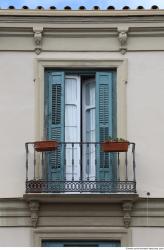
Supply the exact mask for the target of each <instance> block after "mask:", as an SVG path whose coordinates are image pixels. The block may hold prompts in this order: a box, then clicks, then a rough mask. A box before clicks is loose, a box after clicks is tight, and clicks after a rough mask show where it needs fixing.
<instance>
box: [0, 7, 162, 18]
mask: <svg viewBox="0 0 164 250" xmlns="http://www.w3.org/2000/svg"><path fill="white" fill-rule="evenodd" d="M7 15H8V16H92V17H93V16H94V17H95V16H108V17H109V16H112V17H117V16H123V17H131V16H137V17H139V16H153V17H156V16H164V10H113V11H112V10H110V11H109V10H98V11H94V10H83V11H80V10H71V11H66V10H55V11H54V10H44V9H42V10H34V9H29V10H23V9H10V10H7V9H1V10H0V16H7Z"/></svg>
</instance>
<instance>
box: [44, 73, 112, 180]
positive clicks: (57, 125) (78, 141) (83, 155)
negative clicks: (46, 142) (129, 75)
mask: <svg viewBox="0 0 164 250" xmlns="http://www.w3.org/2000/svg"><path fill="white" fill-rule="evenodd" d="M46 77H47V81H46V84H45V129H46V137H47V138H48V139H53V140H57V141H58V142H63V143H61V145H60V148H59V149H58V150H57V152H54V153H52V154H51V156H50V157H49V161H48V178H49V179H50V180H55V179H58V180H64V179H65V180H71V179H72V177H73V179H74V180H79V179H80V178H82V179H83V180H87V178H89V180H93V181H94V180H95V179H100V180H106V179H108V180H112V179H113V177H114V169H113V167H112V164H111V159H112V157H111V156H109V155H107V154H105V153H103V152H101V147H100V144H97V145H96V146H95V144H94V143H95V142H102V141H104V140H106V139H108V137H109V136H113V135H114V134H115V133H116V126H115V125H116V121H115V120H116V109H115V103H116V102H115V100H114V97H115V82H114V72H103V71H102V72H95V73H94V74H93V73H92V74H88V73H87V74H86V75H85V74H80V73H78V74H77V73H76V74H72V73H71V74H66V73H64V72H56V71H49V72H47V74H46ZM82 142H85V143H82ZM72 157H73V158H72ZM72 160H73V161H72ZM72 164H73V166H72Z"/></svg>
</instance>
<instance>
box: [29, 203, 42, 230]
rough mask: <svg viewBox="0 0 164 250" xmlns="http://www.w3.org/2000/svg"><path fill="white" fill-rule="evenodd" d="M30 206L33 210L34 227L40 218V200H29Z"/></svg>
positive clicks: (32, 220)
mask: <svg viewBox="0 0 164 250" xmlns="http://www.w3.org/2000/svg"><path fill="white" fill-rule="evenodd" d="M29 208H30V212H31V223H32V226H33V227H37V224H38V220H39V208H40V204H39V202H38V201H34V200H32V201H30V202H29Z"/></svg>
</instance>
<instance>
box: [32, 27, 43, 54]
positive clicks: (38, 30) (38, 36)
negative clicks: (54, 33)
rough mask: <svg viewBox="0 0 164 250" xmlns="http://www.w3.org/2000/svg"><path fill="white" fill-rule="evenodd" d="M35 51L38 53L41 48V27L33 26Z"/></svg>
mask: <svg viewBox="0 0 164 250" xmlns="http://www.w3.org/2000/svg"><path fill="white" fill-rule="evenodd" d="M33 32H34V43H35V53H36V54H37V55H39V54H40V53H41V50H42V39H43V27H33Z"/></svg>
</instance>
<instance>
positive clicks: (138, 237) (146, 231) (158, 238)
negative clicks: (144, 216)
mask: <svg viewBox="0 0 164 250" xmlns="http://www.w3.org/2000/svg"><path fill="white" fill-rule="evenodd" d="M132 242H133V243H132V246H133V247H163V246H164V238H163V228H162V227H161V228H160V227H157V228H151V227H144V228H141V227H138V228H132Z"/></svg>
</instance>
